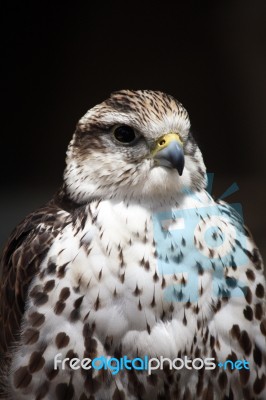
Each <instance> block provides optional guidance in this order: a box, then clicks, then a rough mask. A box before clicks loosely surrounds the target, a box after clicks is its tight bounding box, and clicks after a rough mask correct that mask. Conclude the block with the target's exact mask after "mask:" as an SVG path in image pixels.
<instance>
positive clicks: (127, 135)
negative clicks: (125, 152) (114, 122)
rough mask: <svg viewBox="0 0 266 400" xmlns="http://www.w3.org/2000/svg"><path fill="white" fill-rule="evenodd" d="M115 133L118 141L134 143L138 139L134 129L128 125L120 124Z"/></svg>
mask: <svg viewBox="0 0 266 400" xmlns="http://www.w3.org/2000/svg"><path fill="white" fill-rule="evenodd" d="M113 135H114V137H115V138H116V140H117V141H118V142H120V143H125V144H129V143H132V142H134V140H135V139H136V134H135V132H134V129H133V128H131V126H128V125H121V126H118V127H117V128H115V130H114V132H113Z"/></svg>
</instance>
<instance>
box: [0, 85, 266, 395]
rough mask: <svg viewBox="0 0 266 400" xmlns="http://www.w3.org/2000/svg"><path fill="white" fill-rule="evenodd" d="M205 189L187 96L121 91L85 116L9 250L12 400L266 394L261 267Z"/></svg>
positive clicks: (4, 335)
mask: <svg viewBox="0 0 266 400" xmlns="http://www.w3.org/2000/svg"><path fill="white" fill-rule="evenodd" d="M219 140H220V139H219V138H217V142H219ZM224 151H225V150H224ZM205 188H206V169H205V165H204V162H203V158H202V155H201V152H200V150H199V148H198V146H197V144H196V142H195V140H194V139H193V136H192V134H191V131H190V121H189V116H188V113H187V111H186V110H185V108H184V107H183V106H182V104H181V103H179V102H178V101H177V100H175V99H174V98H173V97H172V96H170V95H167V94H164V93H162V92H159V91H149V90H138V91H130V90H121V91H118V92H114V93H113V94H111V96H110V98H108V99H107V100H105V101H104V102H102V103H101V104H99V105H96V106H95V107H94V108H92V109H91V110H89V111H88V112H87V113H86V114H85V115H84V116H83V117H82V118H81V119H80V121H79V122H78V124H77V127H76V131H75V133H74V136H73V139H72V140H71V142H70V144H69V147H68V150H67V158H66V168H65V172H64V179H63V184H62V186H61V188H60V189H59V190H58V192H57V193H56V195H55V196H54V197H53V198H52V199H51V201H49V202H48V204H46V205H45V206H44V207H42V208H40V209H39V210H37V211H35V212H33V213H32V214H30V215H29V216H28V217H26V218H25V219H24V221H23V222H22V223H21V224H20V225H18V227H17V228H16V229H15V230H14V232H13V234H12V235H11V237H10V239H9V240H8V242H7V244H6V247H5V249H4V252H3V254H2V258H1V291H0V311H1V315H0V352H1V364H0V368H1V374H0V377H1V398H6V399H16V400H40V399H55V400H56V399H57V400H60V399H62V400H63V399H78V400H86V399H90V400H93V399H94V400H96V399H97V400H100V399H105V400H107V399H113V400H118V399H134V400H137V399H143V400H145V399H157V400H162V399H180V400H182V399H184V400H190V399H201V400H203V399H208V400H212V399H213V400H218V399H231V400H232V399H257V400H258V399H261V400H263V399H265V398H266V388H265V383H266V372H265V355H266V346H265V336H266V318H265V280H264V278H263V265H262V260H261V256H260V254H259V251H258V249H257V248H256V246H255V244H254V241H253V239H252V236H251V234H250V233H249V231H248V229H247V228H246V227H245V226H244V224H243V220H242V218H241V216H240V215H239V214H237V213H236V212H235V211H234V210H233V209H232V207H230V206H229V205H228V204H226V203H224V202H221V201H217V202H216V201H215V200H214V199H213V198H212V197H211V196H210V195H209V194H208V193H207V191H206V190H205ZM151 360H152V362H150V361H151ZM133 361H134V365H133ZM93 362H94V364H92V363H93ZM118 363H119V364H118ZM147 363H148V364H147ZM81 365H82V368H81ZM91 365H93V368H92V367H91ZM118 365H119V367H118V368H117V369H116V370H115V366H118ZM147 365H148V366H149V368H148V367H147ZM133 366H134V368H133Z"/></svg>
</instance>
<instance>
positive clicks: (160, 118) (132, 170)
mask: <svg viewBox="0 0 266 400" xmlns="http://www.w3.org/2000/svg"><path fill="white" fill-rule="evenodd" d="M66 161H67V166H66V169H65V173H64V180H65V186H66V190H67V193H68V195H69V196H70V198H71V199H72V200H75V201H76V202H77V203H86V202H87V201H89V200H90V199H92V198H101V199H107V198H118V199H125V198H132V199H144V198H146V199H148V198H161V197H162V198H167V197H173V196H178V195H180V194H181V193H182V191H183V190H184V189H189V190H191V191H199V190H202V189H203V188H204V187H205V185H206V182H205V165H204V162H203V159H202V155H201V152H200V150H199V148H198V146H197V144H196V143H195V141H194V139H193V137H192V135H191V133H190V121H189V116H188V113H187V111H186V110H185V108H184V107H183V106H182V104H181V103H179V102H178V101H177V100H175V99H174V98H173V97H172V96H170V95H167V94H165V93H162V92H158V91H149V90H137V91H131V90H122V91H119V92H114V93H112V94H111V96H110V98H108V99H107V100H105V101H104V102H102V103H101V104H99V105H96V106H95V107H93V108H92V109H91V110H89V111H88V112H87V113H86V114H85V115H84V116H83V117H82V118H81V119H80V121H79V122H78V124H77V128H76V131H75V133H74V136H73V139H72V141H71V142H70V145H69V147H68V151H67V160H66Z"/></svg>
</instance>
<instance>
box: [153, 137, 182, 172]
mask: <svg viewBox="0 0 266 400" xmlns="http://www.w3.org/2000/svg"><path fill="white" fill-rule="evenodd" d="M151 154H152V157H153V158H154V160H155V162H156V163H157V165H161V166H163V167H166V168H175V169H176V170H177V171H178V173H179V175H180V176H181V175H182V173H183V169H184V165H185V158H184V152H183V144H182V142H181V140H180V137H179V135H178V134H176V133H167V134H166V135H163V136H161V137H160V138H159V139H158V140H157V142H156V145H155V148H154V149H153V151H152V153H151Z"/></svg>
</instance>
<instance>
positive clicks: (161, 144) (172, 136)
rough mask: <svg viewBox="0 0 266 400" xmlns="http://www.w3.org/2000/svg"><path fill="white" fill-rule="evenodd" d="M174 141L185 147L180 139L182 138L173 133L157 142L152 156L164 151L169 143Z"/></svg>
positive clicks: (167, 134)
mask: <svg viewBox="0 0 266 400" xmlns="http://www.w3.org/2000/svg"><path fill="white" fill-rule="evenodd" d="M174 141H177V142H178V143H179V144H181V145H183V143H182V140H181V139H180V136H179V135H178V134H177V133H172V132H170V133H166V134H165V135H163V136H161V137H160V138H159V139H158V140H157V142H156V145H155V148H154V150H153V152H152V154H153V155H155V154H156V153H157V152H158V151H160V150H162V149H164V148H165V147H167V146H168V145H169V143H171V142H174Z"/></svg>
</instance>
